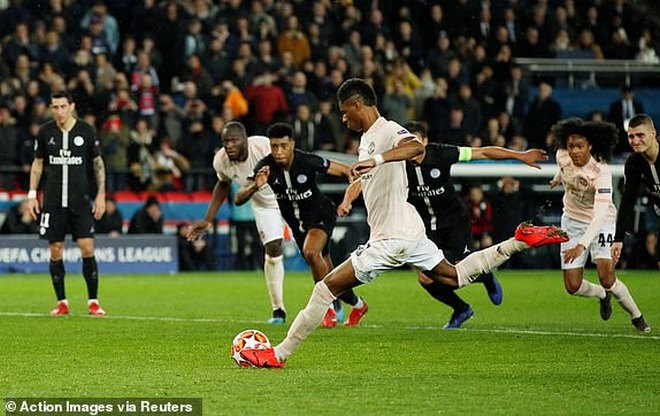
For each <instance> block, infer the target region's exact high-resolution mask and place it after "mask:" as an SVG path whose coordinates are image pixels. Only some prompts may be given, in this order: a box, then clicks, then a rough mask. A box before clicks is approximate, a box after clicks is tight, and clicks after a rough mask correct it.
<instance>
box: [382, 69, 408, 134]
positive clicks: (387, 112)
mask: <svg viewBox="0 0 660 416" xmlns="http://www.w3.org/2000/svg"><path fill="white" fill-rule="evenodd" d="M413 104H414V103H413V100H412V98H411V97H410V95H408V94H406V91H405V87H404V86H403V81H401V80H395V81H394V84H393V85H387V86H386V87H385V95H383V99H382V100H381V105H380V109H381V110H382V111H383V116H384V117H387V118H388V119H390V120H394V121H396V122H397V123H399V124H401V125H403V124H407V123H408V122H409V121H410V118H411V117H412V114H411V113H412V110H413Z"/></svg>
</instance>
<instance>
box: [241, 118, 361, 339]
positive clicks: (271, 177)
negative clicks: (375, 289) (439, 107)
mask: <svg viewBox="0 0 660 416" xmlns="http://www.w3.org/2000/svg"><path fill="white" fill-rule="evenodd" d="M267 135H268V137H269V139H270V149H271V154H270V155H268V156H266V157H265V158H263V159H262V160H261V161H260V162H259V163H257V166H256V167H255V168H254V178H253V179H254V182H251V183H249V184H248V185H246V186H244V187H243V188H241V190H240V191H239V192H238V193H237V194H236V198H235V199H236V204H237V205H241V204H244V203H245V202H247V201H248V199H249V198H250V197H251V196H252V195H254V194H255V192H257V191H258V190H259V189H260V188H261V187H262V186H264V185H265V184H266V183H268V185H270V187H271V189H272V190H273V192H275V196H276V197H277V204H278V205H279V207H280V212H281V213H282V216H283V217H284V219H285V220H286V222H287V224H289V228H291V231H292V233H293V237H294V239H295V240H296V244H297V245H298V248H299V249H300V252H301V253H302V254H303V257H305V260H306V261H307V264H309V267H310V268H311V270H312V277H313V278H314V281H315V282H319V281H320V280H321V279H323V277H325V275H326V274H328V273H329V272H330V270H332V268H333V265H332V259H331V258H330V253H329V252H328V242H329V239H330V237H331V236H332V230H333V229H334V227H335V223H336V221H337V212H336V207H335V204H334V203H333V202H332V200H330V198H328V197H326V196H325V195H323V194H322V193H321V191H320V190H319V188H318V186H317V184H316V175H317V173H325V174H328V175H333V176H344V177H346V178H348V179H350V175H351V172H350V168H349V167H348V166H346V165H344V164H342V163H338V162H334V161H331V160H327V159H325V158H322V157H320V156H316V155H314V154H311V153H308V152H303V151H301V150H298V149H295V144H296V142H295V139H294V131H293V128H292V127H291V126H290V125H288V124H285V123H275V124H273V125H271V126H270V127H269V128H268V133H267ZM248 179H251V178H248ZM339 299H341V300H342V301H344V302H345V303H347V304H349V305H351V306H352V307H353V310H352V311H351V314H350V316H349V318H348V319H347V320H346V322H345V325H357V324H358V323H359V321H360V318H361V317H362V316H363V315H364V314H365V313H366V312H367V304H366V302H364V300H363V299H362V298H358V297H357V296H356V295H355V293H354V292H353V290H351V289H349V290H347V291H346V292H344V293H343V294H341V295H340V296H339ZM333 305H334V306H332V307H330V308H328V310H327V312H326V314H325V317H324V318H323V326H324V327H326V328H332V327H334V326H336V325H337V321H338V320H339V321H341V320H342V318H341V315H342V314H343V312H342V310H341V303H340V302H337V301H336V302H334V303H333ZM338 315H340V316H339V317H338Z"/></svg>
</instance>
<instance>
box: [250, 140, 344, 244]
mask: <svg viewBox="0 0 660 416" xmlns="http://www.w3.org/2000/svg"><path fill="white" fill-rule="evenodd" d="M264 166H270V175H269V177H268V185H270V187H271V189H272V190H273V192H274V193H275V196H276V198H277V204H278V206H279V208H280V212H281V213H282V217H283V218H284V219H285V220H286V222H287V223H288V224H289V226H290V227H291V228H299V229H300V230H301V231H302V230H303V227H304V225H305V224H307V223H314V222H316V221H317V219H318V218H319V217H322V216H323V214H324V213H325V212H326V211H327V208H329V207H332V209H333V210H334V204H333V203H332V201H331V200H330V199H329V198H327V197H325V196H324V195H323V194H322V193H321V191H320V190H319V188H318V185H317V183H316V175H317V173H326V172H327V171H328V167H329V166H330V162H329V161H328V160H327V159H325V158H323V157H320V156H317V155H314V154H312V153H308V152H303V151H301V150H298V149H295V150H294V155H293V161H292V163H291V167H290V168H289V170H284V169H283V168H282V167H280V165H278V164H277V163H276V162H275V158H274V157H273V155H272V154H271V155H268V156H266V157H265V158H263V159H262V160H261V161H260V162H259V163H257V166H256V167H255V168H254V173H255V174H256V173H257V172H258V171H259V169H261V168H262V167H264Z"/></svg>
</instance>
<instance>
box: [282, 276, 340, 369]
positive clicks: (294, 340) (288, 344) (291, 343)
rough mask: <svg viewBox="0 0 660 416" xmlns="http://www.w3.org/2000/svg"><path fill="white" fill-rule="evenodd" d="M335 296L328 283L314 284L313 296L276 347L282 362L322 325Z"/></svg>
mask: <svg viewBox="0 0 660 416" xmlns="http://www.w3.org/2000/svg"><path fill="white" fill-rule="evenodd" d="M333 300H335V297H334V296H333V295H332V292H330V289H328V285H326V284H325V282H323V281H321V282H318V283H317V284H316V286H314V290H313V291H312V296H311V297H310V298H309V302H308V303H307V306H306V307H305V309H303V310H302V311H300V312H299V313H298V316H296V319H294V321H293V323H292V324H291V328H289V332H287V334H286V338H284V341H282V342H281V343H280V344H279V345H277V346H276V347H275V348H274V349H275V356H276V357H277V359H278V360H280V362H283V361H286V359H287V358H289V356H290V355H291V353H292V352H293V350H295V349H296V348H297V347H298V345H299V344H300V343H301V342H302V341H303V340H304V339H305V338H307V337H308V336H309V334H311V333H312V331H313V330H314V329H316V327H318V326H319V325H321V322H322V321H323V316H324V315H325V312H326V311H327V310H328V307H329V306H330V304H331V303H332V301H333Z"/></svg>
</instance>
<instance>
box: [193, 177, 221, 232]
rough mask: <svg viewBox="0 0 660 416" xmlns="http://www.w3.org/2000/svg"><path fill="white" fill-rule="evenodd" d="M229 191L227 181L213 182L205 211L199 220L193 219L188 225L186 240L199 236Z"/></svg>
mask: <svg viewBox="0 0 660 416" xmlns="http://www.w3.org/2000/svg"><path fill="white" fill-rule="evenodd" d="M230 192H231V187H230V183H229V182H221V181H218V183H216V184H215V187H214V188H213V193H212V194H211V202H209V205H208V206H207V207H206V213H205V214H204V219H203V220H200V221H195V223H193V225H191V226H190V229H189V230H188V234H187V235H186V238H187V239H188V241H193V240H195V239H197V238H199V237H201V236H202V235H203V234H204V233H205V232H206V230H208V228H209V226H210V225H211V223H212V222H213V219H214V218H215V216H216V215H217V214H218V210H220V207H221V206H222V203H223V202H224V201H225V199H226V198H227V196H228V195H229V193H230Z"/></svg>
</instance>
